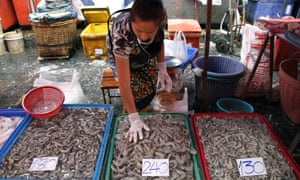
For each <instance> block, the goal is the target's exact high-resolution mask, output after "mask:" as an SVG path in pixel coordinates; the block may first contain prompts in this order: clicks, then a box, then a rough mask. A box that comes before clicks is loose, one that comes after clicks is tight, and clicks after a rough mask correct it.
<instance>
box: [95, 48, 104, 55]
mask: <svg viewBox="0 0 300 180" xmlns="http://www.w3.org/2000/svg"><path fill="white" fill-rule="evenodd" d="M95 54H97V55H102V54H103V49H95Z"/></svg>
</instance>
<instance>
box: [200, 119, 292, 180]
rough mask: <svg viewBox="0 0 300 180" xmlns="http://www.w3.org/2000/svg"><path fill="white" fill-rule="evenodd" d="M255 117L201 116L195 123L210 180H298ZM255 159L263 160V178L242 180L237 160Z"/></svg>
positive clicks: (288, 163)
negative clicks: (264, 172)
mask: <svg viewBox="0 0 300 180" xmlns="http://www.w3.org/2000/svg"><path fill="white" fill-rule="evenodd" d="M258 117H259V116H228V117H227V116H226V117H214V116H210V115H204V116H201V117H200V116H198V117H196V118H195V119H194V123H195V124H194V126H195V125H196V126H197V128H198V129H197V131H198V132H197V133H198V136H199V137H200V138H199V139H200V141H201V144H202V146H203V152H202V153H203V154H204V156H205V160H206V164H207V166H206V167H207V168H208V172H209V176H210V178H211V179H217V180H219V179H267V180H269V179H289V180H292V179H297V177H296V174H295V172H294V171H293V168H292V167H291V166H290V162H288V159H287V158H285V157H284V156H283V153H282V152H281V150H280V148H279V146H278V144H277V143H276V141H275V140H274V139H273V138H272V136H271V134H270V132H269V131H268V128H267V126H266V124H264V123H262V121H261V120H260V118H258ZM200 150H201V148H200ZM256 157H259V158H262V159H263V163H264V165H265V170H266V174H262V175H255V176H246V177H245V176H244V177H241V176H240V172H239V167H238V164H237V159H247V158H256Z"/></svg>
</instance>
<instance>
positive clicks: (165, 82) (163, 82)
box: [157, 62, 173, 92]
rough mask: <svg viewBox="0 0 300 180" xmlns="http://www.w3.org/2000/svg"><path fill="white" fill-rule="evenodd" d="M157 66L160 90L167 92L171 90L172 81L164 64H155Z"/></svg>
mask: <svg viewBox="0 0 300 180" xmlns="http://www.w3.org/2000/svg"><path fill="white" fill-rule="evenodd" d="M157 66H158V70H159V72H158V79H159V83H160V86H161V88H162V89H166V90H167V91H168V92H170V91H171V89H172V86H173V85H172V80H171V78H170V76H169V74H168V72H167V67H166V63H165V62H160V63H157Z"/></svg>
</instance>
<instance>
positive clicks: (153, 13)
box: [130, 0, 166, 24]
mask: <svg viewBox="0 0 300 180" xmlns="http://www.w3.org/2000/svg"><path fill="white" fill-rule="evenodd" d="M130 16H131V20H132V22H135V20H136V18H137V17H138V18H139V19H141V20H142V21H154V22H156V23H157V24H161V23H163V21H165V18H166V11H165V9H164V6H163V3H162V1H161V0H135V1H134V3H133V5H132V7H131V10H130Z"/></svg>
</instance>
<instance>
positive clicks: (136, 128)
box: [125, 112, 150, 143]
mask: <svg viewBox="0 0 300 180" xmlns="http://www.w3.org/2000/svg"><path fill="white" fill-rule="evenodd" d="M128 119H129V122H130V129H129V131H128V132H127V133H126V136H125V137H126V138H128V136H129V142H131V141H132V139H133V141H134V143H136V142H137V136H139V138H140V139H143V132H142V130H143V129H145V130H146V131H150V129H149V127H148V126H147V125H146V124H144V123H143V121H142V120H141V118H140V116H139V113H137V112H136V113H131V114H129V115H128Z"/></svg>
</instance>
